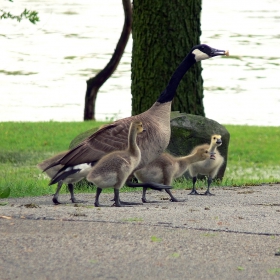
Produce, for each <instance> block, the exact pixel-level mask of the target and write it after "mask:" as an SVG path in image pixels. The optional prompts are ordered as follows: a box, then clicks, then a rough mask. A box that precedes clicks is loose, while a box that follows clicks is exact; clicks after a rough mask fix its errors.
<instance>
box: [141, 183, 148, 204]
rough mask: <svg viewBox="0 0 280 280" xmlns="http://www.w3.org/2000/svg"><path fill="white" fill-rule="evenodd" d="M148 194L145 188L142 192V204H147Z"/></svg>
mask: <svg viewBox="0 0 280 280" xmlns="http://www.w3.org/2000/svg"><path fill="white" fill-rule="evenodd" d="M146 192H147V188H145V187H143V191H142V202H143V203H147V202H148V201H147V198H146Z"/></svg>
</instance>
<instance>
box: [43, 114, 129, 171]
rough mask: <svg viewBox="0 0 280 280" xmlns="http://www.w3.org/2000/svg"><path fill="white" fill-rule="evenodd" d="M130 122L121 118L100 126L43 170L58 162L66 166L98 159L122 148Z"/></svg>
mask: <svg viewBox="0 0 280 280" xmlns="http://www.w3.org/2000/svg"><path fill="white" fill-rule="evenodd" d="M130 122H131V120H128V119H122V121H121V122H120V121H116V122H114V123H112V124H109V125H106V126H104V127H102V128H101V129H99V130H98V131H96V132H95V133H93V134H92V135H91V136H89V137H88V138H86V139H85V140H84V141H82V142H81V143H80V144H78V145H77V146H76V147H74V148H73V149H71V150H70V151H69V152H68V153H66V154H65V155H64V156H63V157H61V158H60V159H59V160H57V161H56V162H53V163H52V164H50V165H49V166H47V167H46V168H45V169H44V171H46V170H47V169H49V168H51V167H53V166H55V165H58V164H61V165H64V166H65V167H66V166H74V165H77V164H81V163H87V162H94V161H98V160H99V159H100V158H101V157H102V156H103V155H105V154H107V153H109V152H112V151H115V150H124V149H125V148H126V147H127V137H128V130H129V125H130Z"/></svg>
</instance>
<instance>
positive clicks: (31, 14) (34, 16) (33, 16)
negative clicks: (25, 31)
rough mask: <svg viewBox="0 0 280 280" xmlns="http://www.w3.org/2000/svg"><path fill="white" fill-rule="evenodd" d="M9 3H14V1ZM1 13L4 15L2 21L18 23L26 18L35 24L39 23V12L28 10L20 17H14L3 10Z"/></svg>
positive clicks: (0, 16) (0, 17)
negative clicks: (13, 20) (8, 20)
mask: <svg viewBox="0 0 280 280" xmlns="http://www.w3.org/2000/svg"><path fill="white" fill-rule="evenodd" d="M9 1H10V2H13V1H12V0H9ZM0 12H1V13H2V14H1V15H0V19H7V18H10V19H16V20H17V21H18V22H20V21H21V20H22V19H23V18H26V19H28V20H29V21H30V22H31V23H33V24H35V23H36V22H38V21H39V16H38V12H36V11H29V10H27V9H24V11H23V12H22V13H21V14H20V15H13V14H11V13H10V12H6V11H4V10H2V9H0Z"/></svg>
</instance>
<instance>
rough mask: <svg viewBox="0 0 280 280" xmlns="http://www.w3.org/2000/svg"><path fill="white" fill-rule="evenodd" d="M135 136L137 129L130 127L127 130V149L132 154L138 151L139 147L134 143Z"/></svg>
mask: <svg viewBox="0 0 280 280" xmlns="http://www.w3.org/2000/svg"><path fill="white" fill-rule="evenodd" d="M136 138H137V130H136V129H135V128H134V127H131V128H130V130H129V136H128V147H127V149H128V151H129V152H130V153H131V154H133V155H136V154H137V153H138V152H139V148H138V145H137V143H136Z"/></svg>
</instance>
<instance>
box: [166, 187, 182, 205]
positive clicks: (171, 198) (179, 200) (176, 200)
mask: <svg viewBox="0 0 280 280" xmlns="http://www.w3.org/2000/svg"><path fill="white" fill-rule="evenodd" d="M165 191H166V192H167V193H168V194H169V196H170V201H171V202H183V201H186V199H178V198H176V197H175V196H174V195H173V194H172V193H171V191H170V190H169V189H165Z"/></svg>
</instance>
